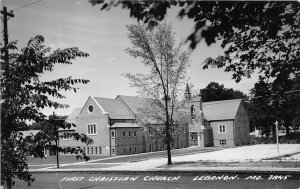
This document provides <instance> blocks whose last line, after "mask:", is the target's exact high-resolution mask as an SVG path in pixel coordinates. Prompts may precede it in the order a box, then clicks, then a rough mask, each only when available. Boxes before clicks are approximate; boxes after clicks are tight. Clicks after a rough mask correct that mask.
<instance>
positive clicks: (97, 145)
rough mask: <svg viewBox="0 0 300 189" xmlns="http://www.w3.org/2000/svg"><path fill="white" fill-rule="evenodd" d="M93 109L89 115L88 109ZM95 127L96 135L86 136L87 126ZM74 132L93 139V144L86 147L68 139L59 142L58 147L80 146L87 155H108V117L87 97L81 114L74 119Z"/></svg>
mask: <svg viewBox="0 0 300 189" xmlns="http://www.w3.org/2000/svg"><path fill="white" fill-rule="evenodd" d="M89 105H92V106H93V107H94V111H93V113H89V111H88V107H89ZM89 124H95V125H96V134H92V135H89V134H88V125H89ZM76 125H77V127H76V130H75V132H77V133H79V134H81V133H83V134H86V135H87V136H88V137H89V138H91V139H93V141H94V143H93V144H91V145H86V144H85V143H82V142H80V141H76V140H73V139H72V138H70V139H69V140H68V141H64V140H61V141H60V146H61V147H64V146H80V147H81V148H82V149H84V151H85V153H86V154H87V155H105V156H109V155H110V138H109V123H108V115H103V112H102V110H101V109H100V108H99V107H98V106H97V104H96V103H95V101H94V100H93V99H92V98H91V97H89V98H88V100H87V102H86V104H85V105H84V107H83V108H82V111H81V113H80V114H79V116H78V117H77V118H76Z"/></svg>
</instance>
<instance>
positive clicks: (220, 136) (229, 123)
mask: <svg viewBox="0 0 300 189" xmlns="http://www.w3.org/2000/svg"><path fill="white" fill-rule="evenodd" d="M233 124H234V120H220V121H211V122H210V126H211V128H212V133H213V141H214V146H215V147H222V146H223V147H228V146H234V134H233V133H234V132H233ZM220 125H225V127H226V129H225V133H220V131H219V130H220V128H219V126H220ZM221 140H222V141H224V140H225V141H226V144H225V145H221V144H220V142H221Z"/></svg>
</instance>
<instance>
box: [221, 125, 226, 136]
mask: <svg viewBox="0 0 300 189" xmlns="http://www.w3.org/2000/svg"><path fill="white" fill-rule="evenodd" d="M225 133H226V125H219V134H225Z"/></svg>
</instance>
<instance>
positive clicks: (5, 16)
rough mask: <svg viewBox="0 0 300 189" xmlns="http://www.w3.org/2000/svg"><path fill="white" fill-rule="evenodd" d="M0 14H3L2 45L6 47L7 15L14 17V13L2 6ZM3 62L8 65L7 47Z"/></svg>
mask: <svg viewBox="0 0 300 189" xmlns="http://www.w3.org/2000/svg"><path fill="white" fill-rule="evenodd" d="M1 14H3V36H4V47H7V45H8V31H7V21H8V18H7V17H14V16H15V15H14V14H13V13H12V12H7V8H6V7H3V10H2V11H1ZM4 58H5V64H6V66H7V67H8V61H9V55H8V49H7V48H6V49H5V56H4Z"/></svg>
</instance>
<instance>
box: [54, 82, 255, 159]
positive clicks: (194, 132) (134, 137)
mask: <svg viewBox="0 0 300 189" xmlns="http://www.w3.org/2000/svg"><path fill="white" fill-rule="evenodd" d="M185 101H186V106H188V108H190V111H191V116H192V118H193V116H198V117H199V118H200V120H197V121H192V124H190V125H189V127H188V129H186V130H185V131H184V132H182V133H181V134H180V135H179V136H178V137H176V139H175V141H174V143H173V144H172V147H173V148H186V147H189V146H198V147H200V148H205V147H209V146H216V147H220V146H222V147H232V146H239V145H246V144H249V143H250V135H249V118H248V116H247V114H246V111H245V108H244V105H243V103H242V100H241V99H235V100H224V101H213V102H204V103H203V102H202V100H201V96H197V97H192V96H191V93H190V90H189V87H188V85H187V88H186V91H185ZM144 102H145V99H144V98H140V97H135V96H122V95H118V96H117V97H116V98H115V99H109V98H100V97H91V96H90V97H88V99H87V101H86V103H85V104H84V106H83V107H82V108H78V109H75V110H73V112H72V113H71V114H70V115H69V116H68V118H67V120H66V121H67V122H70V123H74V124H75V125H76V127H71V128H69V129H65V130H59V132H60V134H61V135H63V136H64V138H62V139H61V140H60V146H61V147H68V146H76V147H77V146H79V147H81V148H82V149H83V150H84V151H85V153H86V154H87V155H105V156H114V155H124V154H134V153H143V152H151V151H160V150H165V149H166V146H165V145H163V144H162V143H161V142H158V141H157V140H155V136H154V135H153V133H151V130H150V129H147V127H142V126H140V125H139V124H138V123H137V119H138V109H139V107H141V106H143V104H144ZM150 124H151V123H150ZM71 132H77V133H84V134H86V135H87V136H88V137H90V138H92V139H93V141H94V143H93V144H92V145H86V144H84V143H81V142H79V141H76V140H73V139H72V138H70V137H69V136H68V135H67V133H71ZM64 133H65V134H64Z"/></svg>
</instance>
